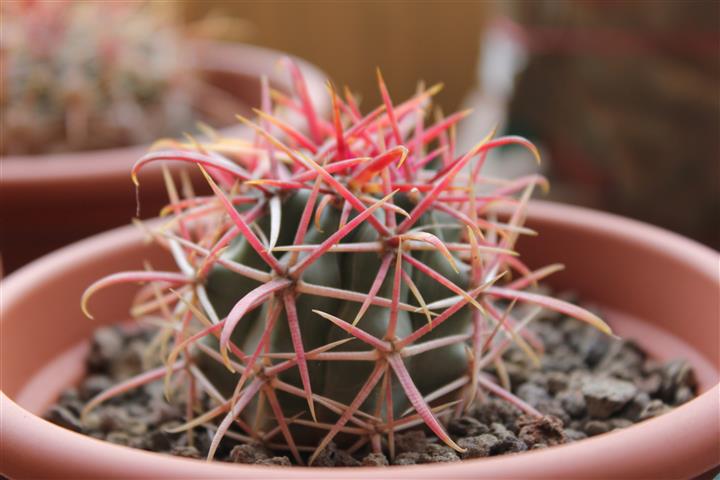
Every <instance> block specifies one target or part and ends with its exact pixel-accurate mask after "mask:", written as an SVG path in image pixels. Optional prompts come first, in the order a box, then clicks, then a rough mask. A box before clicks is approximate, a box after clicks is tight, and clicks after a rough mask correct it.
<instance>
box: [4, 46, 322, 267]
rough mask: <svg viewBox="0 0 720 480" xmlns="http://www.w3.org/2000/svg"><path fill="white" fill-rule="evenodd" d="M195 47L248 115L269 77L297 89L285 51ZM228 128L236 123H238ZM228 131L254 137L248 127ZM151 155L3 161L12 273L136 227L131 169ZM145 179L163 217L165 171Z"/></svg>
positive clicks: (149, 210) (312, 85) (315, 82)
mask: <svg viewBox="0 0 720 480" xmlns="http://www.w3.org/2000/svg"><path fill="white" fill-rule="evenodd" d="M193 46H194V49H195V50H196V55H195V61H196V64H197V66H196V68H197V69H198V70H199V71H200V72H199V73H200V74H201V75H203V78H204V79H206V80H207V81H208V82H209V83H210V84H211V85H214V86H215V87H219V88H220V89H222V90H225V91H227V92H229V93H230V94H232V95H233V96H234V97H236V98H237V100H238V102H239V103H240V104H242V105H246V106H247V107H246V108H247V109H248V111H249V108H250V107H253V106H258V105H259V96H260V76H261V75H268V77H269V81H270V84H271V85H272V86H273V87H274V88H277V89H279V90H281V91H289V90H290V88H291V82H290V78H289V74H288V72H286V71H284V70H282V69H278V68H277V61H278V60H279V59H280V58H282V57H283V56H285V55H286V54H284V53H282V52H278V51H275V50H269V49H265V48H261V47H255V46H250V45H243V44H224V43H217V42H194V44H193ZM295 60H296V61H297V62H298V64H299V65H300V68H301V69H302V71H303V73H304V75H305V78H306V81H307V83H308V90H309V94H310V96H311V98H312V100H313V102H314V104H315V105H316V107H317V109H318V111H319V112H320V114H322V115H326V114H328V112H329V111H330V110H329V109H330V104H329V99H328V95H327V93H326V91H325V81H326V78H327V77H326V76H325V74H324V73H322V72H321V71H320V70H318V69H317V68H316V67H314V66H313V65H311V64H309V63H307V62H305V61H303V60H300V59H295ZM238 113H245V114H247V113H248V112H247V111H246V112H238ZM227 122H228V124H233V122H235V119H234V118H228V120H227ZM225 131H226V132H227V133H230V132H232V134H233V135H249V132H248V131H247V129H246V128H245V127H239V126H236V127H232V128H229V129H225ZM146 151H147V146H144V145H141V146H136V147H126V148H113V149H107V150H96V151H85V152H77V153H63V154H49V155H35V156H8V157H3V158H2V159H0V225H1V226H2V227H1V230H0V252H1V253H2V260H3V264H4V269H5V272H6V273H7V272H10V271H12V270H14V269H16V268H18V267H20V266H21V265H23V264H25V263H27V262H28V261H29V260H32V259H33V258H37V257H38V256H40V255H42V254H44V253H47V252H50V251H52V250H54V249H56V248H58V247H60V246H62V245H66V244H68V243H71V242H74V241H76V240H79V239H81V238H85V237H87V236H90V235H92V234H95V233H98V232H101V231H104V230H107V229H110V228H113V227H117V226H120V225H125V224H127V223H129V221H130V219H131V218H132V217H134V216H135V200H134V199H135V189H134V187H133V185H132V182H131V181H130V175H129V172H130V167H131V165H132V164H133V162H135V160H137V159H138V158H140V157H141V156H142V155H143V154H144V153H145V152H146ZM176 165H177V164H176ZM140 180H141V189H140V195H141V206H142V211H141V213H142V216H143V217H145V218H147V217H148V216H155V215H157V214H158V210H159V208H161V207H162V205H164V204H165V203H166V202H167V195H166V193H165V187H164V186H163V183H162V175H161V170H160V166H159V165H158V164H154V165H153V164H151V165H149V167H148V168H147V169H146V170H144V171H143V172H142V174H141V177H140ZM198 183H199V184H200V182H198Z"/></svg>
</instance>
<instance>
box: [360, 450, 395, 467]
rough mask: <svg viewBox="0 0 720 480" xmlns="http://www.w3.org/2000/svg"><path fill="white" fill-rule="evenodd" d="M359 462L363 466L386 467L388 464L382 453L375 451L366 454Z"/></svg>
mask: <svg viewBox="0 0 720 480" xmlns="http://www.w3.org/2000/svg"><path fill="white" fill-rule="evenodd" d="M361 463H362V465H363V466H364V467H386V466H388V465H390V462H388V459H387V457H386V456H385V455H384V454H382V453H375V452H372V453H369V454H367V455H366V456H365V458H363V459H362V462H361Z"/></svg>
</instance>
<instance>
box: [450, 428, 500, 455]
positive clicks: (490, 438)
mask: <svg viewBox="0 0 720 480" xmlns="http://www.w3.org/2000/svg"><path fill="white" fill-rule="evenodd" d="M499 443H500V440H498V439H497V437H495V436H494V435H489V434H483V435H477V436H473V437H464V438H461V439H460V440H458V442H457V444H458V445H459V446H461V447H462V448H465V449H466V451H465V452H463V453H461V454H460V456H461V457H462V458H463V459H465V458H480V457H489V456H490V453H491V452H492V451H493V449H496V448H497V447H498V445H499Z"/></svg>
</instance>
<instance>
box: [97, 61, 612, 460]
mask: <svg viewBox="0 0 720 480" xmlns="http://www.w3.org/2000/svg"><path fill="white" fill-rule="evenodd" d="M286 67H287V68H288V70H289V73H290V75H292V77H293V82H294V85H295V92H294V94H293V95H290V96H285V95H282V94H280V93H278V92H274V91H271V90H270V89H269V88H268V87H267V84H266V83H265V84H264V85H263V104H262V109H259V110H257V115H258V117H257V119H255V120H254V121H251V120H248V119H245V118H240V121H242V122H243V123H246V124H248V125H250V126H251V127H252V128H253V129H254V131H255V133H256V135H255V137H254V138H253V139H251V140H239V139H231V138H221V137H219V136H217V135H214V134H213V133H212V132H209V133H210V134H209V135H208V138H206V139H204V140H195V139H192V138H189V140H188V142H187V143H181V142H173V141H164V142H162V143H160V144H158V145H159V147H158V148H156V149H154V150H153V151H151V152H150V153H149V154H147V155H146V156H145V157H143V158H141V159H140V160H139V161H138V162H137V163H136V165H135V166H134V168H133V171H132V176H133V179H134V181H135V182H136V184H137V183H138V175H137V174H138V172H139V171H140V170H141V168H142V166H143V165H145V164H147V163H149V162H154V161H159V160H171V161H173V160H174V161H181V162H187V163H188V164H190V166H192V167H193V168H200V169H201V170H202V171H203V174H204V175H205V177H206V178H207V181H208V183H209V184H210V186H211V187H212V191H213V193H214V195H211V196H196V195H194V194H193V193H192V191H191V189H189V188H187V185H185V186H184V188H177V187H176V186H175V184H174V181H173V179H172V178H170V176H169V175H167V185H168V192H169V198H170V203H169V205H168V206H167V207H166V209H165V210H164V212H163V213H164V214H165V218H166V220H167V221H166V222H165V223H164V224H162V225H161V226H160V227H159V228H157V229H155V230H152V231H151V232H149V233H150V234H151V235H152V236H153V238H154V239H155V241H157V242H159V243H161V244H162V245H164V246H166V247H167V249H168V250H169V251H170V252H171V254H172V255H173V257H174V259H175V261H176V263H177V266H178V269H177V271H174V272H169V271H168V272H161V271H153V270H152V269H150V268H148V269H146V270H144V271H137V272H123V273H117V274H114V275H111V276H109V277H106V278H104V279H101V280H99V281H97V282H96V283H94V284H93V285H92V286H90V287H89V288H88V290H87V291H86V293H85V295H84V298H83V308H84V309H85V311H86V312H87V301H88V298H89V297H90V296H91V295H92V293H93V292H94V291H96V290H98V289H100V288H104V287H108V286H111V285H113V284H117V283H122V282H139V283H145V284H146V285H145V287H144V288H143V289H142V290H141V291H140V292H139V294H138V296H137V300H136V303H135V305H134V306H133V313H134V315H136V316H147V315H152V316H153V317H155V318H158V317H159V318H160V319H161V321H160V322H159V323H158V325H159V327H158V338H159V341H160V342H161V343H162V346H163V347H164V348H161V349H160V350H161V351H162V352H164V357H163V360H164V363H165V365H167V366H166V367H161V368H160V369H159V370H157V371H153V372H148V373H146V374H144V376H143V377H142V378H136V379H133V380H131V381H128V382H125V383H124V384H122V385H118V386H116V387H113V388H112V389H110V390H108V391H107V392H103V393H102V394H100V395H99V396H98V397H97V398H96V399H95V400H93V401H92V402H91V403H90V404H89V405H88V407H87V409H91V408H92V407H93V406H94V405H97V404H98V403H99V402H102V401H104V400H105V399H107V398H109V397H111V396H113V395H116V394H119V393H122V392H123V391H125V390H126V389H127V388H130V387H131V386H133V385H138V384H141V383H142V382H147V381H151V380H156V379H158V378H162V376H163V375H164V376H165V381H166V389H167V395H169V396H172V395H178V394H183V395H187V396H188V397H187V400H188V405H189V408H188V418H187V423H186V424H185V425H183V426H182V427H179V428H178V429H177V431H183V430H184V431H188V432H191V431H192V428H194V427H196V426H198V425H204V424H212V425H215V426H216V427H215V437H214V439H213V442H212V445H211V448H210V452H209V458H212V457H213V455H214V453H215V451H216V449H217V447H218V445H219V442H220V441H221V439H222V438H223V437H224V436H226V434H228V432H229V430H231V429H232V431H233V432H234V434H235V436H236V437H243V438H249V439H252V440H254V441H260V442H264V443H266V444H268V445H273V448H283V449H286V450H288V451H289V452H290V453H291V454H292V456H293V457H294V458H295V460H296V461H297V462H298V463H309V464H312V462H313V460H314V459H315V458H316V457H317V455H318V454H319V453H320V452H321V451H322V450H323V449H324V448H326V447H327V446H328V445H329V444H330V442H331V441H334V442H339V443H341V444H344V445H347V446H348V447H349V448H359V446H362V445H365V444H368V443H369V444H370V446H371V448H372V449H373V450H374V451H385V452H387V453H389V455H390V456H393V455H394V434H395V433H396V432H398V431H401V430H404V429H408V428H412V427H418V426H422V425H423V424H424V425H425V426H427V428H429V429H430V430H432V432H433V433H434V434H435V435H437V437H438V438H439V439H440V440H442V441H443V442H445V443H446V444H447V445H448V446H450V447H452V448H454V449H456V450H458V451H462V448H461V447H459V446H458V445H456V444H455V443H454V442H453V440H452V439H451V438H450V437H449V436H448V434H447V433H446V432H445V429H444V426H443V425H444V423H445V422H446V421H447V419H448V418H450V417H452V416H455V415H460V414H462V412H463V411H465V410H466V409H468V408H470V407H471V406H472V405H473V403H474V401H475V399H476V398H478V397H479V396H480V397H481V396H483V395H487V394H488V393H492V394H493V395H496V396H498V397H499V398H502V399H504V400H506V401H508V402H511V403H512V404H514V405H515V406H516V407H518V408H520V409H521V410H523V411H524V412H526V413H528V414H531V415H536V416H538V415H540V414H539V413H538V412H537V411H536V410H535V409H534V408H533V407H531V406H529V405H527V404H526V403H524V402H523V401H522V400H520V399H519V398H516V397H515V396H513V395H512V394H511V393H510V392H509V391H508V390H507V389H506V388H503V386H502V384H503V382H502V375H501V374H498V375H497V376H495V375H493V374H492V372H494V371H497V372H501V371H503V369H502V365H501V363H502V359H501V355H502V353H503V352H504V351H505V350H506V349H507V348H508V347H509V346H511V345H517V346H519V347H520V348H521V349H522V350H523V351H524V352H525V353H526V354H527V355H528V356H529V357H530V359H532V360H534V361H537V358H538V356H539V355H540V354H541V353H542V344H541V342H539V340H538V339H537V338H536V337H535V336H534V335H532V333H531V332H530V331H529V330H528V329H526V328H525V327H526V326H527V324H528V323H529V322H530V321H531V320H532V319H533V318H534V317H535V316H536V315H537V313H538V312H539V311H540V310H542V309H552V310H556V311H559V312H562V313H564V314H567V315H570V316H573V317H576V318H578V319H579V320H582V321H585V322H588V323H590V324H593V325H595V326H596V327H597V328H599V329H602V330H603V331H605V332H608V333H609V332H610V330H609V328H608V327H607V325H606V324H605V323H603V321H602V320H600V319H599V318H598V317H596V316H595V315H593V314H592V313H590V312H588V311H585V310H583V309H581V308H579V307H576V306H574V305H572V304H569V303H566V302H564V301H561V300H558V299H555V298H552V297H549V296H545V295H543V294H540V293H537V292H536V291H533V289H534V287H535V286H536V285H537V282H538V281H540V280H542V279H543V278H544V277H545V276H547V275H549V274H551V273H553V272H554V271H556V270H558V269H559V268H561V266H559V265H549V266H548V267H544V268H541V269H539V270H534V271H531V270H529V269H528V268H527V267H526V266H525V265H524V264H523V262H522V259H521V258H520V257H519V256H518V255H517V254H516V252H515V251H514V246H515V243H516V240H517V238H518V236H519V235H524V234H533V233H534V232H532V231H531V230H529V229H527V228H526V227H524V226H523V220H524V211H525V207H526V204H527V201H528V199H529V198H530V196H531V194H532V191H533V188H534V187H536V186H538V185H539V186H542V187H546V186H547V185H546V182H545V180H544V179H543V178H542V177H540V176H531V177H525V178H518V179H515V180H511V181H508V180H500V179H493V178H487V177H484V176H483V175H482V165H483V161H484V159H485V157H486V155H487V154H488V152H489V151H491V150H492V149H493V148H496V147H500V146H504V145H508V144H515V145H519V146H522V147H525V148H527V149H529V150H530V151H531V152H532V153H533V154H534V155H535V156H536V157H537V156H538V152H537V151H536V149H535V148H534V146H533V145H532V144H531V143H529V142H528V141H527V140H525V139H523V138H520V137H515V136H507V137H499V138H496V137H494V135H493V133H492V132H491V133H489V134H488V135H487V136H486V137H485V138H483V139H482V140H480V141H479V142H478V143H477V145H475V147H473V148H472V149H471V150H470V151H468V152H456V151H455V143H454V128H455V125H456V123H457V122H458V121H460V120H461V119H462V117H464V116H465V115H466V114H467V112H461V113H458V114H454V115H450V116H447V117H443V116H442V114H440V113H436V114H435V115H433V112H432V109H431V99H432V97H433V95H434V94H435V93H437V92H438V91H439V90H440V89H439V87H432V88H429V89H424V88H423V87H422V86H420V87H419V88H418V93H417V95H415V96H414V97H413V98H411V99H409V100H407V101H405V102H403V103H398V104H395V103H393V100H392V99H391V97H390V95H389V93H388V90H387V88H386V86H385V83H384V82H383V79H382V76H381V75H380V73H379V72H378V83H379V86H380V92H381V94H382V98H383V104H382V105H381V106H380V107H378V108H376V109H374V110H372V111H371V112H370V113H367V114H362V113H361V112H360V110H359V108H358V105H357V102H356V100H355V98H354V97H353V96H352V94H351V93H350V92H349V91H348V90H345V91H344V92H343V95H340V94H339V93H338V92H336V90H335V88H334V87H333V86H332V85H330V84H329V85H328V90H329V95H331V96H332V101H333V107H334V109H333V116H332V118H331V119H329V120H326V119H324V118H320V117H319V116H318V115H317V114H316V113H315V110H314V108H313V105H312V104H311V103H310V101H309V98H308V95H307V93H306V88H305V84H304V80H303V78H302V76H301V75H300V73H299V70H298V69H297V68H296V67H295V66H294V65H293V64H292V63H290V62H287V64H286ZM288 114H290V115H301V116H303V117H304V118H305V119H306V120H307V124H306V126H307V128H305V129H304V130H303V131H297V130H295V129H293V128H292V127H290V126H289V125H288V124H287V123H286V122H284V121H283V120H282V118H283V117H284V116H286V115H288ZM431 117H432V120H430V118H431ZM538 160H539V158H538ZM192 164H195V165H192ZM180 191H183V192H184V195H182V196H181V195H180V194H179V193H178V192H180ZM501 204H502V205H505V206H506V208H508V207H507V206H509V208H510V210H511V214H510V215H509V216H507V217H502V220H500V219H499V217H497V216H496V215H495V214H494V213H493V212H494V209H495V207H496V206H497V205H501ZM518 303H521V304H531V305H534V306H535V307H536V308H530V309H528V308H524V309H522V311H523V312H525V313H523V315H522V316H521V315H518V314H517V313H516V312H515V311H513V308H514V306H516V305H517V304H518ZM517 310H520V309H517ZM527 312H530V313H529V314H528V313H527ZM492 368H494V369H495V370H491V369H492ZM181 392H182V393H181ZM200 395H205V396H207V397H209V399H210V404H211V405H213V407H212V408H211V409H209V410H208V409H205V410H204V411H198V410H199V407H198V405H199V400H198V398H200ZM87 409H86V410H87ZM301 452H309V455H305V454H301Z"/></svg>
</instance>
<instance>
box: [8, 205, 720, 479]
mask: <svg viewBox="0 0 720 480" xmlns="http://www.w3.org/2000/svg"><path fill="white" fill-rule="evenodd" d="M528 225H529V226H531V227H533V228H535V229H536V230H538V231H539V232H540V233H541V234H540V236H538V237H536V238H532V239H527V240H524V243H523V244H521V245H520V248H521V253H522V254H523V258H525V259H527V260H528V261H529V263H530V264H531V265H533V264H535V265H537V262H538V261H539V259H541V258H542V259H547V260H545V262H552V261H556V260H559V261H564V262H566V263H567V266H568V268H567V270H566V272H565V273H563V274H562V275H558V276H557V278H556V280H557V282H553V283H554V285H555V286H556V287H557V288H568V287H571V288H573V289H574V290H576V291H577V292H578V293H579V294H580V296H581V298H583V299H587V300H589V301H595V302H598V303H599V304H601V305H606V306H608V307H610V311H609V312H610V315H609V317H608V320H609V321H610V322H611V323H612V325H613V327H614V328H615V329H616V331H617V332H618V333H620V334H621V335H625V336H628V337H630V338H634V339H636V340H637V341H638V342H639V343H640V344H641V345H643V346H644V347H646V348H648V349H649V350H650V351H651V352H653V353H654V354H656V355H657V356H658V357H659V358H662V359H667V358H672V357H685V358H688V359H689V360H690V361H691V362H692V363H693V366H694V368H695V369H696V372H697V373H698V376H699V379H700V383H701V391H702V392H703V393H702V395H700V396H699V397H698V398H696V399H695V400H692V401H691V402H688V403H687V404H685V405H683V406H681V407H679V408H677V409H676V410H674V411H673V412H672V413H670V414H667V415H664V416H661V417H659V418H655V419H652V420H649V421H646V422H643V423H641V424H639V425H636V426H633V427H630V428H628V429H625V430H622V431H616V432H612V433H609V434H605V435H600V436H597V437H593V438H591V439H587V440H583V441H581V442H578V443H574V444H570V445H566V446H561V447H555V448H550V449H546V450H541V451H533V452H528V453H523V454H520V455H513V456H504V457H493V458H487V459H479V460H471V461H463V462H457V463H453V464H435V465H422V466H415V467H412V466H411V467H392V470H391V472H392V476H393V478H408V479H410V478H415V479H417V478H438V477H440V478H548V479H549V478H555V479H557V478H568V479H570V478H572V479H579V478H691V477H693V476H695V475H699V474H701V473H702V472H705V471H707V470H709V469H710V468H712V467H713V466H715V465H717V464H718V463H720V459H718V451H720V445H719V444H718V437H719V436H718V425H720V418H719V413H718V408H717V407H718V396H719V394H720V390H719V388H718V385H717V383H718V337H719V336H720V335H719V334H718V333H719V332H718V321H717V312H718V311H719V309H718V301H719V299H718V289H719V287H720V285H719V282H718V271H717V268H718V265H719V263H718V262H719V260H720V258H719V256H718V254H717V253H716V252H714V251H712V250H710V249H707V248H705V247H702V246H700V245H698V244H696V243H694V242H691V241H689V240H685V239H683V238H681V237H678V236H677V235H674V234H671V233H669V232H665V231H662V230H660V229H657V228H655V227H650V226H647V225H643V224H640V223H638V222H634V221H629V220H625V219H621V218H619V217H615V216H612V215H608V214H604V213H599V212H592V211H589V210H585V209H580V208H577V207H568V206H560V205H554V204H549V203H543V202H536V203H534V204H533V205H532V206H531V209H530V215H529V217H528ZM145 258H149V259H151V261H152V263H153V265H154V266H155V267H156V268H163V266H164V265H168V266H169V265H170V263H171V262H170V261H169V258H168V257H167V255H165V254H164V253H162V252H161V251H160V250H159V249H157V248H156V247H151V246H145V245H143V244H142V242H141V238H140V235H139V234H138V233H137V232H135V231H134V230H133V229H130V228H123V229H119V230H116V231H112V232H108V233H105V234H103V235H101V236H98V237H94V238H92V239H88V240H85V241H83V242H80V243H78V244H76V245H73V246H70V247H67V248H65V249H62V250H60V251H58V252H55V253H54V254H52V255H50V256H48V257H46V258H44V259H42V260H41V261H38V262H36V263H34V264H32V265H30V266H28V267H26V268H25V269H23V270H22V271H20V272H17V273H16V274H14V275H12V276H11V277H10V278H9V279H7V280H6V281H5V282H3V283H2V296H3V302H2V310H1V312H0V313H1V316H0V321H1V322H2V323H0V326H2V336H1V337H0V342H1V345H0V346H1V350H0V351H1V352H2V353H1V355H2V358H1V360H2V362H0V382H1V385H0V386H1V387H2V391H3V396H2V412H3V418H2V439H1V440H2V442H1V444H2V463H1V465H0V471H2V472H3V473H5V474H7V475H10V476H11V477H12V478H17V479H21V478H37V477H42V478H68V477H72V478H98V477H101V478H148V477H152V478H159V477H160V478H166V477H173V478H198V477H202V478H238V477H242V478H281V477H287V476H288V474H289V473H290V472H289V471H288V470H283V469H281V468H271V467H253V466H240V465H228V464H219V463H214V464H207V463H204V462H202V461H195V460H186V459H178V458H173V457H170V456H164V455H159V454H152V453H148V452H143V451H139V450H131V449H128V448H125V447H120V446H116V445H111V444H108V443H104V442H101V441H98V440H94V439H91V438H88V437H85V436H82V435H79V434H76V433H73V432H70V431H67V430H64V429H61V428H59V427H56V426H54V425H51V424H49V423H48V422H45V421H44V420H41V419H40V418H38V417H36V416H35V415H33V413H39V412H42V411H43V409H44V408H46V406H47V405H48V404H49V403H50V402H52V401H53V400H54V397H55V395H56V394H57V393H59V391H60V390H61V389H62V388H64V387H65V386H67V385H69V384H71V383H72V382H73V381H74V380H75V379H77V378H78V376H79V375H80V374H82V360H83V355H84V351H83V340H84V339H87V338H88V337H89V336H90V334H91V332H92V330H93V329H94V328H96V326H97V325H98V324H99V323H112V322H117V321H120V320H123V319H125V318H126V317H127V308H128V303H129V300H130V298H131V296H132V293H133V291H134V289H133V288H132V287H126V288H113V289H110V290H107V291H103V292H100V293H99V294H98V296H97V297H95V298H93V300H92V301H91V304H90V309H91V311H92V312H93V313H94V314H95V317H96V319H97V322H98V323H95V322H92V321H90V320H88V319H86V318H84V317H83V315H82V314H81V312H80V309H79V298H80V294H81V292H82V291H83V289H84V288H85V287H86V286H87V285H88V284H90V283H91V282H92V281H93V280H95V279H97V278H98V277H100V276H102V275H105V274H107V273H110V272H114V271H117V270H122V269H128V268H138V267H140V266H141V265H142V260H143V259H145ZM637 318H642V321H639V320H637ZM61 354H63V355H62V356H60V357H58V356H59V355H61ZM291 473H292V475H291V476H292V477H294V478H327V479H329V478H365V479H370V478H377V476H378V472H377V471H374V470H372V469H368V468H351V469H342V470H341V471H338V470H332V471H330V470H323V469H311V468H303V469H293V470H292V471H291Z"/></svg>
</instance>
